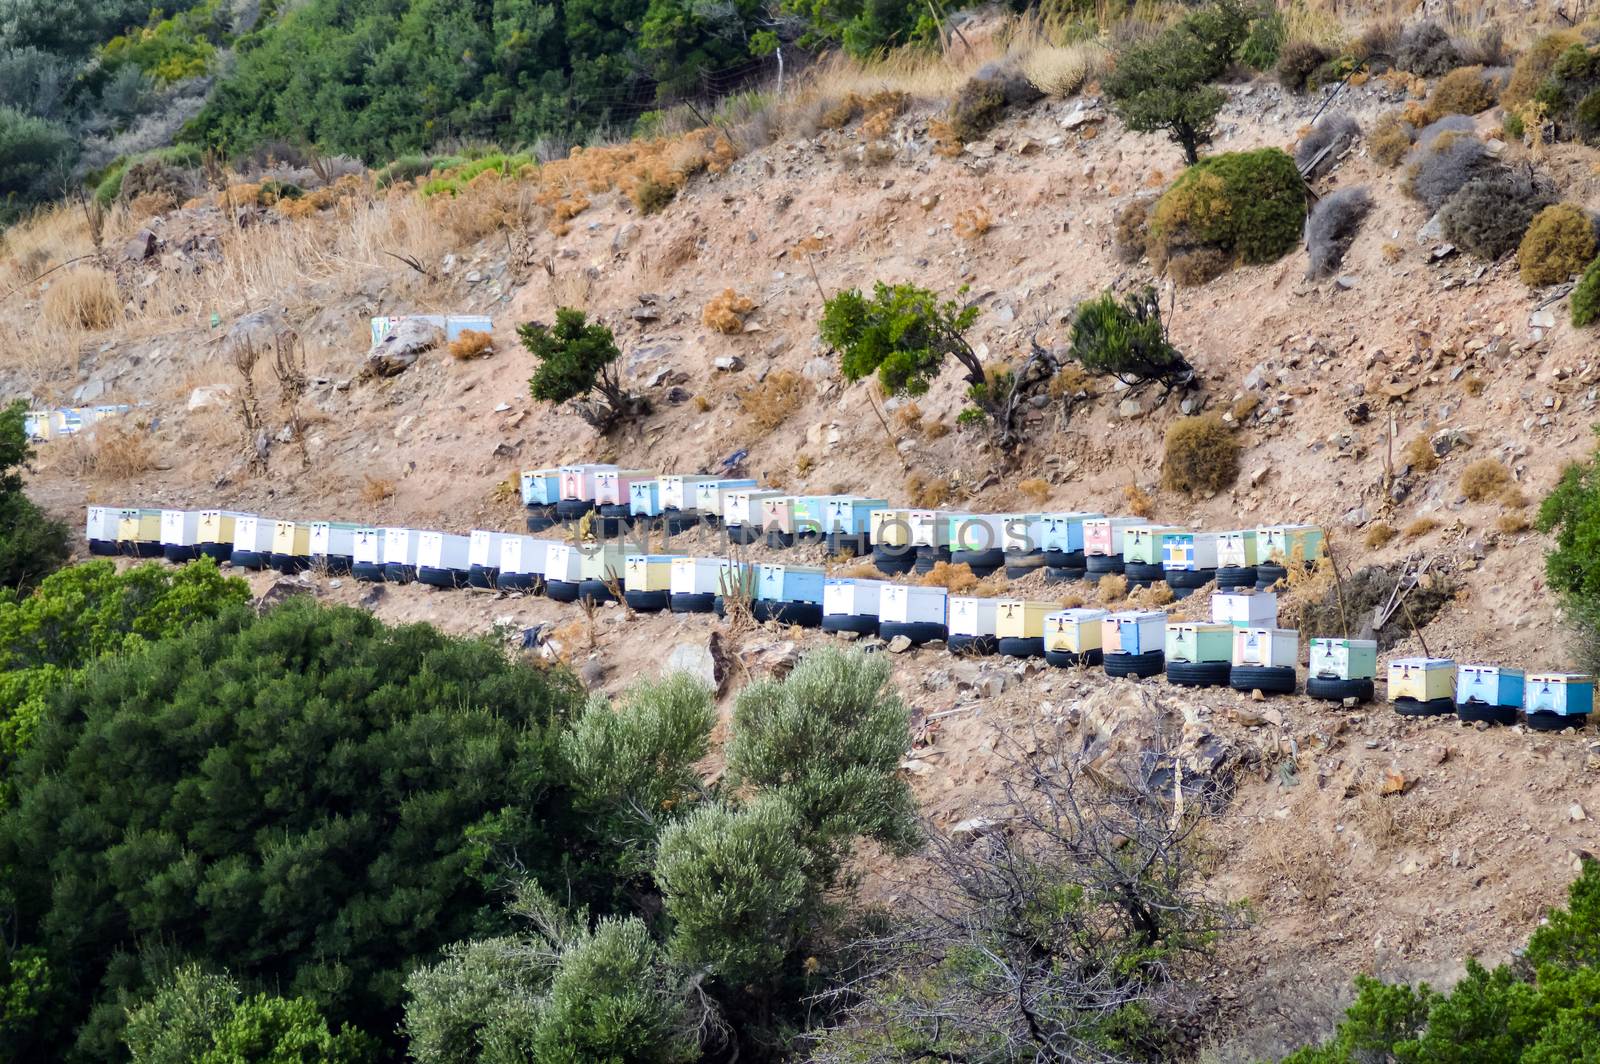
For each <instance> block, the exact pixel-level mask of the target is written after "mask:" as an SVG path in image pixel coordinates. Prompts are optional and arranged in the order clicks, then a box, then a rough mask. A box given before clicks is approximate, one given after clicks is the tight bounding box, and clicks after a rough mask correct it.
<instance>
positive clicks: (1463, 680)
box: [1456, 665, 1523, 709]
mask: <svg viewBox="0 0 1600 1064" xmlns="http://www.w3.org/2000/svg"><path fill="white" fill-rule="evenodd" d="M1522 688H1523V674H1522V670H1521V669H1507V668H1504V667H1502V666H1499V665H1460V666H1457V668H1456V703H1457V704H1458V705H1466V704H1468V703H1471V702H1481V703H1483V704H1484V705H1486V706H1514V707H1516V708H1519V709H1520V708H1521V707H1522Z"/></svg>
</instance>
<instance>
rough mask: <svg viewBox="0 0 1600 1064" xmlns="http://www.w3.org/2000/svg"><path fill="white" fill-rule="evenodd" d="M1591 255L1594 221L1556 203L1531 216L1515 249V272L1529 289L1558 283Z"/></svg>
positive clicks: (1570, 206) (1581, 211)
mask: <svg viewBox="0 0 1600 1064" xmlns="http://www.w3.org/2000/svg"><path fill="white" fill-rule="evenodd" d="M1594 255H1595V239H1594V222H1593V220H1592V219H1591V218H1590V217H1589V215H1588V214H1587V213H1586V212H1585V211H1584V209H1583V208H1582V207H1579V206H1578V205H1577V204H1575V203H1557V204H1555V205H1554V206H1550V207H1546V208H1545V209H1544V210H1542V211H1540V212H1539V213H1538V214H1537V215H1535V216H1534V219H1533V222H1532V223H1531V224H1530V225H1529V226H1528V231H1527V233H1526V234H1525V235H1524V236H1523V238H1522V243H1521V244H1520V245H1519V246H1518V247H1517V265H1518V272H1519V275H1520V276H1521V278H1522V283H1523V284H1525V285H1529V286H1530V287H1539V286H1541V285H1549V284H1558V283H1560V282H1562V281H1565V280H1566V279H1567V278H1569V277H1571V276H1572V275H1573V274H1575V273H1579V272H1581V271H1582V270H1583V268H1584V267H1585V266H1587V265H1588V264H1589V263H1590V262H1591V261H1592V260H1593V259H1594Z"/></svg>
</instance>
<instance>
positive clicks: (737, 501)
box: [722, 488, 783, 528]
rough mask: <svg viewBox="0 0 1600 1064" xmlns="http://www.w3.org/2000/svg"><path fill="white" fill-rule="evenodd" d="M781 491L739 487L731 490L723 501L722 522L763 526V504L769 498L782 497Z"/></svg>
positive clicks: (735, 524) (736, 525)
mask: <svg viewBox="0 0 1600 1064" xmlns="http://www.w3.org/2000/svg"><path fill="white" fill-rule="evenodd" d="M782 497H783V492H781V491H759V490H757V489H755V488H739V489H738V490H737V491H730V492H729V493H728V494H727V497H726V499H725V501H724V503H723V509H722V523H723V524H725V525H734V526H735V527H738V526H743V525H754V526H756V527H758V528H759V527H760V526H761V504H762V503H764V502H766V501H767V500H768V499H781V498H782Z"/></svg>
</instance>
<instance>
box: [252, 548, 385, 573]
mask: <svg viewBox="0 0 1600 1064" xmlns="http://www.w3.org/2000/svg"><path fill="white" fill-rule="evenodd" d="M229 561H231V562H232V563H233V567H234V568H235V569H265V568H266V567H267V552H266V551H260V550H236V551H234V552H233V557H232V558H230V559H229ZM376 579H378V580H382V579H383V566H381V565H380V566H378V575H377V577H376Z"/></svg>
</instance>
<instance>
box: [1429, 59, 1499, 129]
mask: <svg viewBox="0 0 1600 1064" xmlns="http://www.w3.org/2000/svg"><path fill="white" fill-rule="evenodd" d="M1494 103H1495V91H1494V83H1493V82H1492V81H1490V80H1489V78H1488V77H1487V76H1485V74H1484V71H1483V67H1480V66H1468V67H1457V68H1456V69H1455V70H1452V71H1450V73H1448V74H1446V75H1445V76H1444V77H1442V78H1440V79H1439V81H1438V83H1437V84H1436V85H1434V87H1433V91H1432V92H1430V93H1429V94H1428V102H1427V105H1426V106H1427V111H1428V118H1429V120H1430V121H1431V120H1433V119H1437V118H1443V117H1444V116H1445V115H1475V114H1477V113H1478V112H1480V111H1487V110H1488V109H1489V108H1491V107H1493V106H1494Z"/></svg>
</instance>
